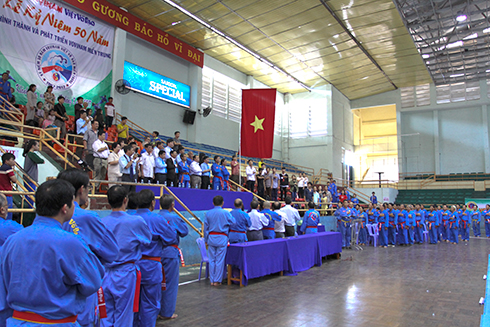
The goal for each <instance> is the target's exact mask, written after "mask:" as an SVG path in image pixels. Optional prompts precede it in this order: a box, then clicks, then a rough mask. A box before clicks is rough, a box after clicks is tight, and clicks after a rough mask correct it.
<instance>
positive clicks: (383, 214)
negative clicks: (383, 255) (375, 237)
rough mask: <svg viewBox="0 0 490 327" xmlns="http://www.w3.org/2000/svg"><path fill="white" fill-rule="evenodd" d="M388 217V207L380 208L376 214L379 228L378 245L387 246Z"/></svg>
mask: <svg viewBox="0 0 490 327" xmlns="http://www.w3.org/2000/svg"><path fill="white" fill-rule="evenodd" d="M389 224H390V219H389V217H388V209H386V210H382V211H380V213H379V216H378V230H379V245H380V246H388V226H389Z"/></svg>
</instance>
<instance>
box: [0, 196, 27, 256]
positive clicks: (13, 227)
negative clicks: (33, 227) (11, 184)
mask: <svg viewBox="0 0 490 327" xmlns="http://www.w3.org/2000/svg"><path fill="white" fill-rule="evenodd" d="M8 212H9V204H8V201H7V197H6V196H5V195H3V194H2V193H0V248H1V247H2V246H3V244H4V243H5V241H6V240H7V238H8V237H9V236H10V235H12V234H15V233H17V232H18V231H20V230H21V229H23V228H24V226H22V225H21V224H19V223H18V222H16V221H14V220H9V219H7V215H8Z"/></svg>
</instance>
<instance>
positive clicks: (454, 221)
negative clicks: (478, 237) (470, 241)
mask: <svg viewBox="0 0 490 327" xmlns="http://www.w3.org/2000/svg"><path fill="white" fill-rule="evenodd" d="M448 225H449V226H448V233H449V241H450V242H451V243H452V244H458V243H459V237H458V236H459V235H458V230H459V228H458V226H459V215H458V212H457V211H456V206H451V212H450V213H449V216H448Z"/></svg>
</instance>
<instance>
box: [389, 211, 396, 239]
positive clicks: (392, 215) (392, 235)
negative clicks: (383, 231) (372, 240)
mask: <svg viewBox="0 0 490 327" xmlns="http://www.w3.org/2000/svg"><path fill="white" fill-rule="evenodd" d="M397 219H398V210H395V209H391V210H390V209H388V222H389V226H388V244H390V245H396V225H397V223H398V221H397Z"/></svg>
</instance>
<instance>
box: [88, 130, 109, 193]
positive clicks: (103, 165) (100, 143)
mask: <svg viewBox="0 0 490 327" xmlns="http://www.w3.org/2000/svg"><path fill="white" fill-rule="evenodd" d="M92 150H93V154H94V170H95V176H94V179H95V180H99V181H103V180H105V175H106V173H107V159H108V158H109V154H110V152H109V146H108V145H107V143H105V132H104V131H101V130H99V131H98V132H97V140H95V141H94V143H93V144H92ZM99 185H100V183H97V184H96V185H95V189H96V190H98V189H99Z"/></svg>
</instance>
